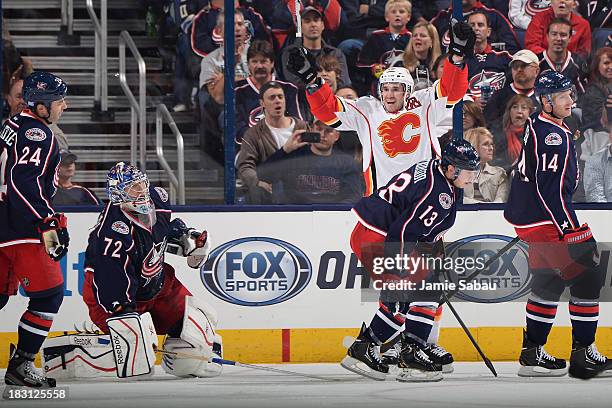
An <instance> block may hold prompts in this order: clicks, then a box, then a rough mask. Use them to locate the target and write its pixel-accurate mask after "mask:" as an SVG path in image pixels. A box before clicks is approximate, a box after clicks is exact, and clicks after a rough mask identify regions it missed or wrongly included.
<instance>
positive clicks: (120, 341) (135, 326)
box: [106, 312, 157, 378]
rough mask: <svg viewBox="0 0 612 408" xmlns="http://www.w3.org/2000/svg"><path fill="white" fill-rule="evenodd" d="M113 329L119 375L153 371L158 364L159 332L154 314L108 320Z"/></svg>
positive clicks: (131, 375) (143, 373) (136, 374)
mask: <svg viewBox="0 0 612 408" xmlns="http://www.w3.org/2000/svg"><path fill="white" fill-rule="evenodd" d="M106 323H107V325H108V329H109V331H110V340H111V346H112V348H113V355H114V358H115V365H116V369H117V377H119V378H126V377H135V376H139V375H147V374H152V372H153V369H154V367H155V350H154V347H157V333H156V332H155V327H154V326H153V323H152V320H151V315H150V314H149V313H148V312H147V313H143V314H142V315H138V313H128V314H124V315H121V316H116V317H111V318H109V319H107V320H106Z"/></svg>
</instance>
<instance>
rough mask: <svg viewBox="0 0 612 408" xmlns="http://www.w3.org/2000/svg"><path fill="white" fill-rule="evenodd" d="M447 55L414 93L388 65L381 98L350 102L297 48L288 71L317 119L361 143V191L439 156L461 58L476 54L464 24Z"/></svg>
mask: <svg viewBox="0 0 612 408" xmlns="http://www.w3.org/2000/svg"><path fill="white" fill-rule="evenodd" d="M450 31H451V32H452V33H453V35H452V36H451V37H452V43H451V46H450V49H449V53H450V56H449V59H448V60H447V61H445V64H444V71H443V74H442V77H441V78H440V80H439V81H436V82H434V84H433V85H432V86H431V87H428V88H426V89H422V90H419V91H414V81H413V79H412V77H411V76H410V73H409V72H408V70H407V69H405V68H397V67H392V68H389V69H387V70H386V71H384V72H383V74H382V75H381V76H380V78H379V87H378V90H379V94H380V100H379V99H377V98H375V97H374V96H364V97H361V98H359V99H357V100H356V101H349V100H346V99H344V98H341V97H337V96H334V93H333V91H332V89H331V88H330V86H329V85H328V84H326V83H325V82H324V81H322V80H321V79H320V78H318V77H317V67H316V64H315V61H314V57H313V56H312V55H311V54H309V53H307V52H305V51H304V50H303V49H300V48H296V49H295V50H293V51H292V53H291V54H290V56H289V60H288V66H287V69H288V70H290V71H291V72H292V73H294V74H295V75H297V76H299V77H300V78H302V80H303V81H304V82H305V83H306V84H308V85H307V86H306V96H307V99H308V103H309V105H310V109H311V111H312V113H313V114H314V116H315V117H316V118H317V119H319V120H320V121H322V122H324V123H326V124H327V125H329V126H332V127H334V128H336V129H338V130H353V131H356V132H357V134H358V136H359V140H360V142H361V145H362V147H363V173H364V177H365V183H366V191H365V195H366V196H367V195H370V194H372V192H374V191H376V189H378V188H380V187H381V186H384V185H386V184H387V183H388V182H389V180H391V178H392V177H393V176H395V175H396V174H398V173H400V172H402V171H404V170H406V169H407V168H409V167H411V166H413V165H415V164H416V163H418V162H420V161H422V160H428V159H430V158H431V157H432V149H433V151H434V152H435V154H436V155H437V156H439V155H440V144H439V142H438V138H439V137H440V136H442V135H444V134H445V133H446V132H447V131H448V130H450V129H451V125H452V116H453V115H452V112H453V105H454V104H455V103H456V102H458V101H460V100H461V99H462V98H463V96H464V95H465V92H466V90H467V84H468V82H467V68H466V67H465V63H464V57H465V56H469V55H472V54H473V52H474V41H475V36H474V32H473V31H472V28H471V27H470V26H469V25H468V24H467V23H465V22H456V21H454V22H453V24H452V29H451V30H450Z"/></svg>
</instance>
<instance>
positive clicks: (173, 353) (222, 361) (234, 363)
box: [156, 349, 341, 381]
mask: <svg viewBox="0 0 612 408" xmlns="http://www.w3.org/2000/svg"><path fill="white" fill-rule="evenodd" d="M156 351H157V352H158V353H161V354H166V355H169V356H174V357H178V358H190V359H193V360H202V361H210V362H213V363H217V364H221V365H228V366H235V367H243V368H251V369H253V370H261V371H269V372H272V373H277V374H287V375H293V376H298V377H306V378H313V379H315V380H323V381H341V380H340V379H338V378H328V377H320V376H318V375H312V374H303V373H296V372H295V371H289V370H282V369H280V368H272V367H265V366H260V365H255V364H246V363H240V362H238V361H233V360H226V359H224V358H214V357H213V358H212V359H209V358H207V357H204V356H197V355H194V354H189V353H180V352H176V351H170V350H164V349H157V350H156Z"/></svg>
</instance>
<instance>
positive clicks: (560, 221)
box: [504, 113, 580, 233]
mask: <svg viewBox="0 0 612 408" xmlns="http://www.w3.org/2000/svg"><path fill="white" fill-rule="evenodd" d="M577 162H578V160H577V157H576V149H575V147H574V140H573V139H572V133H571V131H570V129H569V128H568V127H567V126H565V124H564V125H563V126H559V125H557V124H556V123H555V122H553V121H552V120H549V119H548V118H546V117H544V115H543V114H542V113H534V114H533V115H531V117H530V118H529V120H528V121H527V124H526V125H525V133H524V136H523V150H522V151H521V155H520V156H519V161H518V164H517V166H518V168H517V171H515V173H514V178H513V179H512V186H511V189H510V197H508V202H507V203H506V209H505V211H504V216H505V218H506V220H508V221H509V222H510V223H511V224H513V225H515V226H518V227H533V226H537V225H544V224H553V225H554V226H555V227H557V229H558V230H559V232H560V233H561V232H562V231H563V230H564V229H566V228H576V227H578V226H580V224H579V223H578V218H577V217H576V212H575V211H574V206H573V204H572V195H573V194H574V191H575V190H576V187H577V185H578V178H579V173H578V172H579V170H578V166H577Z"/></svg>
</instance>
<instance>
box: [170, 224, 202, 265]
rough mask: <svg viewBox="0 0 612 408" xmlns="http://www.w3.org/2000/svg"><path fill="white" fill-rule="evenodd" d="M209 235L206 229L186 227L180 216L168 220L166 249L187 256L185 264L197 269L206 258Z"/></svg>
mask: <svg viewBox="0 0 612 408" xmlns="http://www.w3.org/2000/svg"><path fill="white" fill-rule="evenodd" d="M210 246H211V245H210V236H209V234H208V232H207V231H202V232H200V231H196V230H195V229H194V228H188V227H187V225H185V223H184V222H183V220H181V219H180V218H175V219H174V220H172V221H171V222H170V233H169V234H168V247H167V251H168V252H169V253H171V254H175V255H179V256H184V257H186V258H187V265H189V267H191V268H194V269H197V268H199V267H200V266H201V265H202V264H203V263H204V262H206V260H207V259H208V253H209V252H210Z"/></svg>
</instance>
